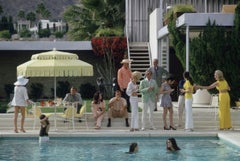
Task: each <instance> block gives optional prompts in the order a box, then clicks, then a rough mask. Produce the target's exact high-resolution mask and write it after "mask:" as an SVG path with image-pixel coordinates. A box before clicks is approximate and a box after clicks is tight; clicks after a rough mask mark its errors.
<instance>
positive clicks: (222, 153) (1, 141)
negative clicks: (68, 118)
mask: <svg viewBox="0 0 240 161" xmlns="http://www.w3.org/2000/svg"><path fill="white" fill-rule="evenodd" d="M175 138H176V140H177V143H178V145H179V147H180V148H181V149H182V150H181V151H179V152H176V153H170V152H167V151H166V139H167V138H166V137H81V138H80V137H72V138H68V137H67V138H65V137H63V138H50V141H49V142H48V143H43V144H39V143H38V138H0V161H5V160H6V161H9V160H19V161H46V160H47V161H55V160H57V161H70V160H71V161H91V160H94V161H113V160H114V161H119V160H121V161H133V160H138V161H155V160H158V161H168V160H172V161H175V160H177V161H226V160H231V161H238V160H239V157H240V154H239V150H240V148H239V147H236V146H234V145H231V144H226V143H225V142H223V141H221V140H219V139H218V138H216V137H188V138H186V137H175ZM131 142H137V143H138V144H139V152H138V153H137V154H126V153H125V152H127V151H128V148H129V145H130V143H131Z"/></svg>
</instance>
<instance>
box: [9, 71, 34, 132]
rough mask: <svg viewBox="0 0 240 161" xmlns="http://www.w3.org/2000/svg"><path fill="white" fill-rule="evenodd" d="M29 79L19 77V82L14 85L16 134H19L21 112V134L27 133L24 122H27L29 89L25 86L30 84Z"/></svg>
mask: <svg viewBox="0 0 240 161" xmlns="http://www.w3.org/2000/svg"><path fill="white" fill-rule="evenodd" d="M28 81H29V80H28V79H26V78H24V77H23V76H19V77H18V78H17V81H16V82H15V83H14V85H15V87H14V96H13V100H12V106H14V107H15V108H14V132H15V133H18V128H17V118H18V113H19V111H21V114H22V119H21V128H20V131H21V132H26V131H25V129H24V121H25V107H26V106H27V105H28V103H30V102H29V98H28V93H27V88H26V87H25V85H26V84H27V83H28Z"/></svg>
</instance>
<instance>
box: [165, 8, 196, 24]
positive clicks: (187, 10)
mask: <svg viewBox="0 0 240 161" xmlns="http://www.w3.org/2000/svg"><path fill="white" fill-rule="evenodd" d="M195 12H196V9H195V8H194V7H193V6H192V5H190V4H177V5H174V6H173V7H172V8H171V9H170V10H168V11H167V13H166V15H165V17H164V24H165V25H166V24H168V22H169V19H170V18H171V16H173V17H174V18H177V17H179V16H181V15H182V14H184V13H195Z"/></svg>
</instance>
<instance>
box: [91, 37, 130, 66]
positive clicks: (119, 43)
mask: <svg viewBox="0 0 240 161" xmlns="http://www.w3.org/2000/svg"><path fill="white" fill-rule="evenodd" d="M92 48H93V52H94V53H95V54H96V55H98V56H104V55H105V54H110V55H112V58H113V59H114V60H115V62H116V63H119V62H120V61H121V60H122V59H123V57H124V54H125V52H126V51H127V40H126V37H94V38H92Z"/></svg>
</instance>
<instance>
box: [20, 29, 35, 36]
mask: <svg viewBox="0 0 240 161" xmlns="http://www.w3.org/2000/svg"><path fill="white" fill-rule="evenodd" d="M19 35H20V37H31V35H32V34H31V32H30V31H29V30H27V29H26V28H24V29H22V30H21V31H20V33H19Z"/></svg>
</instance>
